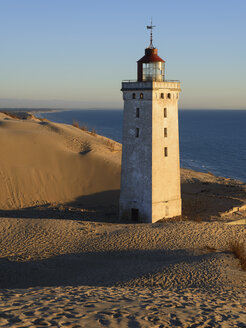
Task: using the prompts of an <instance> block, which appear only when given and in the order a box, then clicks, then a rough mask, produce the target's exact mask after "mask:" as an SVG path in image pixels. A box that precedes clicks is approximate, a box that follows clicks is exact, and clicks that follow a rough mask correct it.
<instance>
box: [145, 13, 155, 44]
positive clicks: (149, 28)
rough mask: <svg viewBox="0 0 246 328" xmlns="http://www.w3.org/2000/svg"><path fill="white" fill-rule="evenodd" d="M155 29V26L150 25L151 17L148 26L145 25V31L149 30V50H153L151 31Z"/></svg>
mask: <svg viewBox="0 0 246 328" xmlns="http://www.w3.org/2000/svg"><path fill="white" fill-rule="evenodd" d="M154 27H155V25H152V17H151V22H150V25H147V30H150V44H149V48H151V49H153V48H154V46H153V43H152V41H153V38H152V30H153V28H154Z"/></svg>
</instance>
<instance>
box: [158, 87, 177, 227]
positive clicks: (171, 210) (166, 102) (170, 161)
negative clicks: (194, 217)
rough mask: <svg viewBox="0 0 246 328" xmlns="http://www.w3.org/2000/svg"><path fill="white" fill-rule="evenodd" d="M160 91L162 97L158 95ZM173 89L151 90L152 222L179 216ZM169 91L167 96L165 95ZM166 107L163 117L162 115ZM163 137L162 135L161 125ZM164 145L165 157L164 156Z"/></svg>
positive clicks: (175, 89) (175, 92)
mask: <svg viewBox="0 0 246 328" xmlns="http://www.w3.org/2000/svg"><path fill="white" fill-rule="evenodd" d="M161 93H163V94H164V99H162V98H161V97H160V95H161ZM178 93H179V89H177V88H160V87H156V88H155V89H153V112H152V113H153V114H152V222H155V221H157V220H159V219H161V218H163V217H165V218H168V217H173V216H178V215H181V201H180V199H181V195H180V161H179V131H178V97H177V95H178ZM168 94H171V99H168V97H167V95H168ZM164 108H167V117H164ZM165 127H166V128H167V137H164V128H165ZM164 147H167V149H168V156H167V157H165V156H164Z"/></svg>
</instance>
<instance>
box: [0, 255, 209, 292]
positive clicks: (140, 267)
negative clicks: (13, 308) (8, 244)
mask: <svg viewBox="0 0 246 328" xmlns="http://www.w3.org/2000/svg"><path fill="white" fill-rule="evenodd" d="M210 256H213V254H211V253H209V254H203V255H199V256H198V255H194V254H189V253H188V252H187V251H185V250H173V251H170V250H169V251H163V250H151V251H142V250H141V251H140V250H138V251H111V252H91V253H88V252H87V253H86V252H85V253H80V254H69V255H63V256H56V257H52V258H49V259H45V260H36V261H28V262H16V261H15V259H14V258H13V262H12V261H11V260H7V259H1V260H0V264H1V265H0V277H1V278H0V288H1V289H2V288H5V289H7V288H28V287H37V286H39V287H40V286H68V285H69V286H78V285H80V286H82V285H84V286H85V285H86V286H113V285H116V284H119V283H124V282H127V281H130V280H132V279H136V278H139V277H141V276H145V275H146V276H148V275H149V274H151V273H157V272H160V271H162V270H165V268H166V270H167V274H168V269H167V267H168V266H169V265H175V264H179V263H183V262H187V263H189V264H190V265H191V264H192V263H193V264H196V263H198V262H201V261H203V260H206V259H207V257H210ZM164 277H165V275H164ZM147 279H148V277H147ZM198 280H199V281H198V283H199V284H201V283H202V277H200V278H199V279H198ZM200 280H201V281H200Z"/></svg>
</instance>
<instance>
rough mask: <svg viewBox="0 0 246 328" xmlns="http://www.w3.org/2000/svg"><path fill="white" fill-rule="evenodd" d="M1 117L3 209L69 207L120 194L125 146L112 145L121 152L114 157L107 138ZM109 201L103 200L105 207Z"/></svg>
mask: <svg viewBox="0 0 246 328" xmlns="http://www.w3.org/2000/svg"><path fill="white" fill-rule="evenodd" d="M3 115H4V114H2V117H3V119H2V120H1V121H0V149H1V157H0V180H1V185H0V195H1V197H0V208H1V209H14V208H25V207H31V206H37V205H43V204H55V203H66V202H67V203H69V202H74V201H75V200H76V199H77V198H82V197H83V196H86V195H92V194H96V193H100V192H105V191H108V190H115V189H119V183H120V152H119V150H120V149H121V146H120V145H119V144H117V143H116V142H113V141H112V143H113V144H114V145H115V149H117V150H118V151H117V150H116V151H114V152H112V151H111V150H110V149H109V148H108V147H107V145H106V141H107V139H106V138H103V137H100V136H97V137H95V136H92V135H90V134H88V133H86V132H84V131H81V130H79V129H77V128H75V127H73V126H69V125H60V124H55V123H51V122H40V121H39V120H29V121H25V120H15V119H6V115H5V117H4V116H3ZM80 201H82V199H80ZM110 201H111V200H110V199H108V198H107V197H104V200H103V204H101V205H108V203H110ZM104 202H105V203H106V204H104ZM87 204H88V201H87ZM99 205H100V204H99Z"/></svg>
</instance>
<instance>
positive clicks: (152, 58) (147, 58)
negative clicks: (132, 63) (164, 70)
mask: <svg viewBox="0 0 246 328" xmlns="http://www.w3.org/2000/svg"><path fill="white" fill-rule="evenodd" d="M157 53H158V50H157V48H146V49H145V55H144V56H143V57H142V58H141V59H139V60H138V63H151V62H162V63H165V60H163V59H161V57H159V56H158V55H157Z"/></svg>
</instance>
